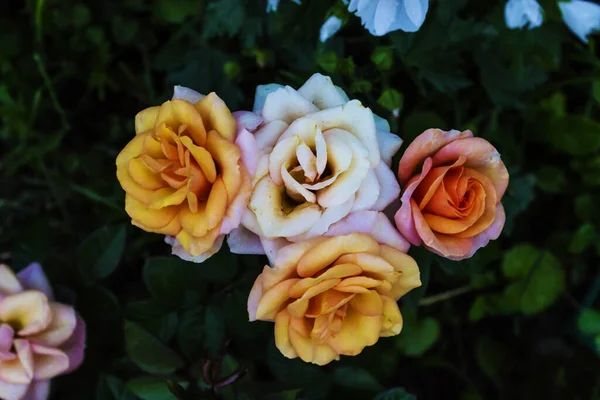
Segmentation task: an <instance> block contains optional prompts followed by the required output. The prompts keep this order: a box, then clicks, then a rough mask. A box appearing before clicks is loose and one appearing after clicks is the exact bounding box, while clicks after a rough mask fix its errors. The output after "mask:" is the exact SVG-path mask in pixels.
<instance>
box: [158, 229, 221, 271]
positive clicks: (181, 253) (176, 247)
mask: <svg viewBox="0 0 600 400" xmlns="http://www.w3.org/2000/svg"><path fill="white" fill-rule="evenodd" d="M223 239H225V235H219V236H217V238H216V239H215V243H214V244H213V246H212V247H211V248H210V249H209V250H208V251H206V252H204V253H202V254H200V255H198V256H192V255H190V254H189V253H188V252H187V251H185V249H184V248H183V247H182V246H181V243H179V240H177V238H175V237H173V236H165V242H166V243H168V244H170V245H171V246H173V247H172V248H171V254H173V255H176V256H177V257H179V258H181V259H182V260H185V261H191V262H193V263H196V264H200V263H202V262H204V261H206V260H207V259H209V258H210V257H211V256H212V255H213V254H215V253H216V252H218V251H219V250H220V249H221V246H223Z"/></svg>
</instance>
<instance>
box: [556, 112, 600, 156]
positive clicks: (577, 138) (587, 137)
mask: <svg viewBox="0 0 600 400" xmlns="http://www.w3.org/2000/svg"><path fill="white" fill-rule="evenodd" d="M545 132H546V137H547V139H548V141H549V142H550V143H551V144H552V145H553V146H554V147H555V148H556V149H557V150H559V151H562V152H565V153H568V154H571V155H574V156H581V155H585V154H594V153H596V152H597V151H598V150H600V124H599V123H598V122H596V121H593V120H592V119H590V118H587V117H585V116H580V115H566V116H563V117H560V118H552V119H550V120H549V121H548V123H547V124H546V125H545Z"/></svg>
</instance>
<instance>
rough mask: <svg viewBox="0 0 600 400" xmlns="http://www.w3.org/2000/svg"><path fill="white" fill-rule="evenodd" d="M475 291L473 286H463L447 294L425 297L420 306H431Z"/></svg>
mask: <svg viewBox="0 0 600 400" xmlns="http://www.w3.org/2000/svg"><path fill="white" fill-rule="evenodd" d="M473 290H475V288H474V287H473V286H471V285H465V286H461V287H459V288H456V289H452V290H448V291H446V292H442V293H438V294H436V295H433V296H429V297H425V298H423V299H421V301H419V306H430V305H432V304H435V303H437V302H440V301H444V300H449V299H451V298H453V297H457V296H460V295H461V294H465V293H469V292H472V291H473Z"/></svg>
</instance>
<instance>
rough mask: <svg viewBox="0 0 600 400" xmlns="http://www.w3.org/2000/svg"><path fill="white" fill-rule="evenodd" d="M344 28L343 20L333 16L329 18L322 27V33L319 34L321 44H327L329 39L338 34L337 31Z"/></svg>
mask: <svg viewBox="0 0 600 400" xmlns="http://www.w3.org/2000/svg"><path fill="white" fill-rule="evenodd" d="M341 27H342V20H341V19H339V18H338V17H336V16H333V15H332V16H331V17H329V18H327V20H326V21H325V22H324V23H323V25H322V26H321V31H320V32H319V38H320V39H321V42H325V41H326V40H327V39H329V38H330V37H332V36H333V35H335V34H336V32H337V31H339V30H340V28H341Z"/></svg>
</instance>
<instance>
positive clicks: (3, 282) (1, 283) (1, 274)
mask: <svg viewBox="0 0 600 400" xmlns="http://www.w3.org/2000/svg"><path fill="white" fill-rule="evenodd" d="M21 291H23V286H22V285H21V283H20V282H19V279H18V278H17V276H16V275H15V274H14V272H13V271H12V270H11V269H10V268H9V267H8V265H5V264H0V294H13V293H19V292H21Z"/></svg>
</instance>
